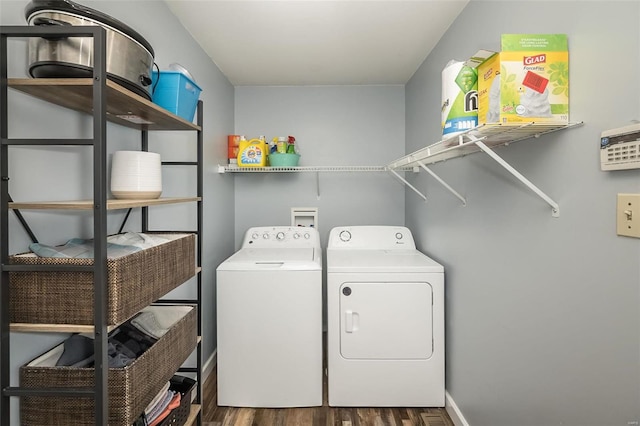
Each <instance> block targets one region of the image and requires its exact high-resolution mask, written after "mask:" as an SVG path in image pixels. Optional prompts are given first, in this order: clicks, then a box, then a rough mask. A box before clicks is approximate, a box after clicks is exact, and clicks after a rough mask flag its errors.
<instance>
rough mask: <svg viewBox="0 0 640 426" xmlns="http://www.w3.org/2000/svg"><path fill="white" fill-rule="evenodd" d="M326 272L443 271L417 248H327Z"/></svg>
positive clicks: (442, 268) (440, 266)
mask: <svg viewBox="0 0 640 426" xmlns="http://www.w3.org/2000/svg"><path fill="white" fill-rule="evenodd" d="M327 271H328V272H444V267H443V266H442V265H440V264H439V263H437V262H436V261H435V260H433V259H431V258H430V257H428V256H426V255H425V254H423V253H421V252H420V251H418V250H327Z"/></svg>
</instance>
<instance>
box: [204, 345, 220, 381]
mask: <svg viewBox="0 0 640 426" xmlns="http://www.w3.org/2000/svg"><path fill="white" fill-rule="evenodd" d="M217 354H218V349H214V350H213V353H212V354H211V356H210V357H209V358H208V359H207V360H206V361H205V362H204V364H203V365H202V383H205V382H206V381H207V379H208V378H209V375H210V374H211V373H212V372H213V367H215V366H216V361H217Z"/></svg>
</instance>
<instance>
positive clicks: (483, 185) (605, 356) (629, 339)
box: [406, 0, 640, 426]
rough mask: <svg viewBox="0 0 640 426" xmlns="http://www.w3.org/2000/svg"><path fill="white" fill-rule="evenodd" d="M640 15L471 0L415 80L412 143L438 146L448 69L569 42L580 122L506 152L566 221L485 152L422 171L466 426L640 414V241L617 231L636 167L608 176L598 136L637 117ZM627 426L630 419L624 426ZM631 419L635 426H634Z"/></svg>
mask: <svg viewBox="0 0 640 426" xmlns="http://www.w3.org/2000/svg"><path fill="white" fill-rule="evenodd" d="M639 23H640V5H639V3H638V2H635V1H633V2H629V1H623V2H613V1H581V2H576V1H561V2H558V1H555V2H544V1H518V2H506V1H475V0H473V1H472V2H471V3H470V4H469V5H468V6H467V8H466V9H465V10H464V11H463V13H462V14H461V16H460V17H459V18H458V19H457V21H456V22H455V23H454V24H453V25H452V26H451V28H450V29H449V31H448V32H447V33H446V35H445V36H444V37H443V38H442V39H441V41H440V43H439V44H438V46H437V47H436V49H434V50H433V52H432V53H431V54H430V55H429V56H428V58H427V59H426V61H425V62H424V63H423V65H422V66H421V67H420V69H419V70H418V71H417V72H416V74H415V75H414V76H413V78H412V79H411V81H410V82H409V83H408V84H407V86H406V99H407V106H406V110H407V115H406V132H407V139H406V149H407V152H411V151H413V150H415V149H418V148H420V147H423V146H425V145H428V144H430V143H433V142H436V141H438V140H439V139H440V128H439V121H440V90H441V89H440V88H441V70H442V68H443V67H444V66H445V64H446V63H447V62H448V61H449V60H450V59H458V60H463V59H465V58H468V57H469V56H470V55H472V54H473V53H475V52H476V50H478V49H481V48H484V49H491V50H499V49H500V35H501V34H502V33H566V34H567V35H568V39H569V56H570V87H571V99H570V108H571V111H570V116H571V119H572V121H584V123H585V124H584V125H583V126H581V127H578V128H573V129H569V130H564V131H561V132H558V133H555V134H552V135H547V136H543V137H541V138H539V139H532V140H529V141H523V142H519V143H517V144H514V145H512V146H509V147H506V148H499V149H498V150H497V151H496V152H497V153H498V154H499V155H501V156H502V157H503V158H504V159H505V160H507V161H508V162H509V163H510V164H512V165H513V166H514V167H515V168H516V169H517V170H519V171H520V172H521V173H523V174H524V175H525V176H526V177H527V178H529V179H530V180H532V181H533V183H535V184H536V185H538V186H539V187H540V188H541V189H542V190H543V191H546V192H547V193H548V194H549V195H550V196H551V197H552V198H553V199H555V200H556V201H557V202H558V203H559V204H560V217H559V218H552V217H551V214H550V208H549V206H548V205H547V204H545V203H544V202H543V201H542V200H541V199H539V198H538V197H536V196H535V195H533V193H532V192H530V191H529V190H527V189H526V188H525V187H524V186H523V185H522V184H520V183H519V182H518V181H517V180H515V179H514V178H513V177H512V176H511V175H510V174H508V173H507V172H506V171H505V170H504V169H502V168H501V167H500V166H499V165H498V164H497V163H495V162H494V161H493V160H492V159H490V158H489V157H488V156H487V155H485V154H482V153H478V154H474V155H473V156H470V157H464V158H460V159H455V160H452V161H448V162H445V163H441V164H436V165H434V166H433V170H434V171H435V172H436V173H438V174H440V175H441V176H442V177H443V178H444V179H445V180H446V181H447V182H448V183H449V184H450V185H452V186H453V188H455V189H456V190H458V191H459V192H461V193H462V194H463V195H464V196H465V197H466V198H467V202H468V204H467V206H466V207H463V206H462V205H461V204H460V202H459V201H458V200H457V199H456V198H455V197H453V196H452V195H451V194H449V193H448V192H447V191H446V190H445V189H443V188H442V187H441V186H440V185H439V184H438V183H437V182H435V181H434V180H433V179H431V178H430V177H428V176H427V175H426V174H424V173H422V174H421V175H420V176H418V177H414V176H411V177H410V179H411V180H412V181H413V182H415V184H416V185H417V186H418V187H419V188H420V189H421V190H423V191H425V192H426V193H427V194H428V195H429V201H428V202H427V203H424V202H422V200H421V199H420V198H418V197H417V196H416V195H415V194H413V193H412V192H410V191H408V192H407V195H406V206H407V207H406V223H407V226H409V227H410V228H411V229H412V230H413V232H414V233H415V236H416V238H417V241H418V243H419V246H420V248H421V249H423V250H424V251H426V252H427V253H429V254H430V255H432V256H433V257H434V258H436V259H438V260H439V261H441V262H442V263H443V264H444V265H445V271H446V319H447V323H446V324H447V325H446V336H447V345H446V350H447V357H446V365H447V370H446V377H447V389H448V391H449V393H450V394H451V396H452V398H453V400H454V401H455V402H456V403H457V405H458V406H459V408H460V410H461V411H462V414H463V415H464V417H465V418H466V420H467V421H468V423H469V424H470V425H472V426H483V425H484V426H514V425H517V426H529V425H531V426H543V425H544V426H549V425H572V426H578V425H579V426H587V425H593V426H603V425H606V426H613V425H627V424H628V422H634V421H635V422H638V421H639V420H640V355H639V349H640V303H639V302H640V291H639V289H640V268H639V267H638V264H639V262H638V260H639V255H640V242H639V241H638V240H636V239H630V238H625V237H618V236H616V231H615V230H616V226H615V206H616V194H617V193H622V192H632V193H637V192H640V180H639V179H638V177H639V176H640V175H639V173H640V171H638V170H630V171H619V172H602V171H600V165H599V136H600V132H601V131H603V130H605V129H611V128H615V127H620V126H624V125H628V124H631V123H630V120H634V119H635V120H637V119H640V100H639V97H638V93H640V92H639V88H640V87H639V84H638V81H639V80H638V78H637V76H638V74H640V33H639V30H638V24H639ZM629 424H632V423H629ZM633 424H637V423H633Z"/></svg>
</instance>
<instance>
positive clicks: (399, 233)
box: [396, 232, 402, 240]
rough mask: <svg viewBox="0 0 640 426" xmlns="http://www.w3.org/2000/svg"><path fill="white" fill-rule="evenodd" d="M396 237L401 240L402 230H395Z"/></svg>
mask: <svg viewBox="0 0 640 426" xmlns="http://www.w3.org/2000/svg"><path fill="white" fill-rule="evenodd" d="M396 238H397V239H399V240H401V239H402V232H396Z"/></svg>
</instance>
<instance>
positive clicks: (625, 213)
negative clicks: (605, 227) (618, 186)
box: [616, 194, 640, 238]
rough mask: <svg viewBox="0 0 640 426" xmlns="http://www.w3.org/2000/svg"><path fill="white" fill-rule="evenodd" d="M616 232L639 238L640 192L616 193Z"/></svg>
mask: <svg viewBox="0 0 640 426" xmlns="http://www.w3.org/2000/svg"><path fill="white" fill-rule="evenodd" d="M616 228H617V234H618V235H622V236H625V237H635V238H640V194H618V208H617V209H616Z"/></svg>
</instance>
